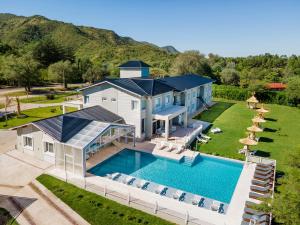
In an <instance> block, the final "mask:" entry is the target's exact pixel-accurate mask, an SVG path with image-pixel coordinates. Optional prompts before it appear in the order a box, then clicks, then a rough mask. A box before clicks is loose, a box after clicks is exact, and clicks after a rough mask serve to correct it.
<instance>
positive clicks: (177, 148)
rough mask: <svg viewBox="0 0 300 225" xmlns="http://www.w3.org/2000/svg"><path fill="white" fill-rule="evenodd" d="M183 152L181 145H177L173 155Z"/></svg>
mask: <svg viewBox="0 0 300 225" xmlns="http://www.w3.org/2000/svg"><path fill="white" fill-rule="evenodd" d="M183 150H184V147H183V146H182V145H177V146H176V148H175V150H174V151H173V153H175V154H180V153H181V152H182V151H183Z"/></svg>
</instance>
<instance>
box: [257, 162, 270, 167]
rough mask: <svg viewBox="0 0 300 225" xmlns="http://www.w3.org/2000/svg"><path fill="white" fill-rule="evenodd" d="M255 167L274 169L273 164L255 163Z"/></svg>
mask: <svg viewBox="0 0 300 225" xmlns="http://www.w3.org/2000/svg"><path fill="white" fill-rule="evenodd" d="M256 166H259V167H274V164H273V163H257V164H256Z"/></svg>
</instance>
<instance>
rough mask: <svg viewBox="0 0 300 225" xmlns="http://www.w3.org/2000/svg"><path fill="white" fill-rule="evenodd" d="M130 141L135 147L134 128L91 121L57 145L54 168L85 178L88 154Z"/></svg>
mask: <svg viewBox="0 0 300 225" xmlns="http://www.w3.org/2000/svg"><path fill="white" fill-rule="evenodd" d="M116 140H117V141H124V142H125V143H128V141H132V143H133V146H135V127H134V126H132V125H127V124H116V123H105V122H99V121H93V122H91V123H90V124H88V125H87V126H86V127H84V128H83V129H82V130H80V131H79V132H78V133H77V134H76V135H74V136H73V137H72V138H71V139H69V140H68V141H67V142H66V143H57V146H56V154H55V166H56V167H57V168H60V169H63V170H65V171H66V172H69V173H73V174H75V175H79V176H85V172H86V160H87V158H88V157H89V155H90V154H93V153H96V152H98V151H101V149H102V148H103V147H105V146H107V145H109V144H111V143H112V142H113V141H116Z"/></svg>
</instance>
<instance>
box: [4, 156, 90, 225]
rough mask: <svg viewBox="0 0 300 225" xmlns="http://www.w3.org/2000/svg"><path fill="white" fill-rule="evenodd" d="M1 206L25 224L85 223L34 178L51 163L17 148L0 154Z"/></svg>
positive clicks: (50, 166)
mask: <svg viewBox="0 0 300 225" xmlns="http://www.w3.org/2000/svg"><path fill="white" fill-rule="evenodd" d="M0 168H1V173H0V207H4V208H6V209H8V210H9V211H10V213H11V214H12V215H13V216H15V217H16V218H17V221H18V222H19V224H24V225H52V224H53V225H57V224H61V225H70V224H78V225H81V224H83V225H86V224H88V223H87V222H86V221H85V220H84V219H82V218H81V217H80V216H79V215H78V214H77V213H75V212H74V211H73V210H72V209H71V208H70V207H68V206H67V205H65V204H64V203H63V202H61V201H60V200H59V199H57V198H56V197H55V196H54V195H53V194H52V193H51V192H50V191H48V190H47V189H46V188H45V187H44V186H42V185H41V184H40V183H38V182H37V181H35V178H36V177H37V176H39V175H40V174H42V173H43V172H44V171H45V170H47V169H49V168H52V165H51V164H49V163H46V162H43V161H40V160H37V159H34V158H32V157H31V156H29V155H26V154H23V153H21V152H18V151H16V150H14V151H9V152H6V153H4V154H1V155H0Z"/></svg>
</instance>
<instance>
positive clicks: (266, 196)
mask: <svg viewBox="0 0 300 225" xmlns="http://www.w3.org/2000/svg"><path fill="white" fill-rule="evenodd" d="M270 197H271V194H270V193H265V194H262V193H258V192H250V193H249V198H254V199H258V198H270Z"/></svg>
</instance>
